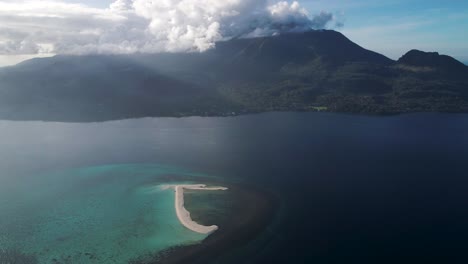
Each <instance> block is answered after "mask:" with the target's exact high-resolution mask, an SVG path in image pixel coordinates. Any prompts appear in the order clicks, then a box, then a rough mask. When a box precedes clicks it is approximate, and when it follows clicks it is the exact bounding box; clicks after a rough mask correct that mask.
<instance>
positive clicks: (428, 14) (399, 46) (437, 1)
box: [67, 0, 468, 62]
mask: <svg viewBox="0 0 468 264" xmlns="http://www.w3.org/2000/svg"><path fill="white" fill-rule="evenodd" d="M67 1H68V2H73V0H67ZM80 2H82V3H86V4H89V5H92V6H96V7H105V6H108V5H109V4H110V3H111V2H112V0H81V1H80ZM299 2H300V3H301V4H302V5H303V6H304V7H306V8H307V9H308V11H309V12H310V13H312V14H314V13H318V12H320V11H322V10H324V11H330V12H332V13H334V14H335V15H336V16H337V17H338V18H339V19H341V20H342V21H343V22H344V27H343V28H341V29H339V31H341V32H343V33H344V34H345V35H346V36H348V37H349V38H350V39H351V40H353V41H354V42H356V43H358V44H359V45H361V46H363V47H365V48H368V49H372V50H374V51H377V52H380V53H383V54H384V55H386V56H388V57H391V58H393V59H398V58H399V57H400V56H402V55H403V54H404V53H405V52H407V51H408V50H410V49H421V50H424V51H438V52H440V53H444V54H447V55H451V56H454V57H456V58H458V59H460V60H463V61H466V62H468V1H467V0H445V1H443V0H300V1H299Z"/></svg>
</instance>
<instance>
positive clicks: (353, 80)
mask: <svg viewBox="0 0 468 264" xmlns="http://www.w3.org/2000/svg"><path fill="white" fill-rule="evenodd" d="M325 110H328V111H338V112H353V113H371V114H395V113H404V112H413V111H450V112H453V111H454V112H464V111H467V110H468V67H467V66H465V65H464V64H462V63H460V62H458V61H456V60H455V59H453V58H451V57H449V56H444V55H439V54H438V53H426V52H422V51H417V50H412V51H410V52H408V53H407V54H405V55H404V56H403V57H401V58H400V59H399V60H398V61H393V60H391V59H389V58H387V57H385V56H383V55H381V54H378V53H375V52H373V51H369V50H366V49H364V48H362V47H360V46H359V45H357V44H355V43H353V42H352V41H350V40H349V39H348V38H346V37H345V36H344V35H342V34H341V33H339V32H336V31H332V30H317V31H309V32H305V33H294V34H293V33H291V34H283V35H279V36H273V37H262V38H253V39H233V40H229V41H225V42H219V43H217V45H216V48H215V49H212V50H209V51H207V52H204V53H161V54H133V55H93V56H91V55H90V56H55V57H52V58H41V59H33V60H29V61H26V62H23V63H20V64H18V65H16V66H13V67H6V68H0V118H1V119H22V120H37V119H39V120H62V121H98V120H108V119H120V118H130V117H144V116H187V115H227V114H232V113H233V112H234V113H250V112H262V111H325Z"/></svg>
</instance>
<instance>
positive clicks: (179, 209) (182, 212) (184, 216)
mask: <svg viewBox="0 0 468 264" xmlns="http://www.w3.org/2000/svg"><path fill="white" fill-rule="evenodd" d="M170 188H173V189H174V192H175V205H174V206H175V210H176V214H177V218H179V221H180V223H181V224H182V225H184V226H185V227H186V228H188V229H190V230H192V231H194V232H197V233H201V234H211V233H213V232H215V231H216V230H218V228H219V227H218V226H217V225H211V226H204V225H200V224H198V223H197V222H195V221H193V220H192V218H191V216H190V212H189V211H188V210H187V209H185V206H184V189H188V190H199V191H225V190H227V188H225V187H206V185H204V184H193V185H174V186H170Z"/></svg>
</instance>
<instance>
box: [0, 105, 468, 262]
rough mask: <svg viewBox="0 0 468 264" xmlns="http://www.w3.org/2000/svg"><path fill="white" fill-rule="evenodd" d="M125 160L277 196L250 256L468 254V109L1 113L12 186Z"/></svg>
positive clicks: (328, 258) (4, 164)
mask: <svg viewBox="0 0 468 264" xmlns="http://www.w3.org/2000/svg"><path fill="white" fill-rule="evenodd" d="M122 163H151V164H153V163H154V164H165V165H170V166H177V167H183V168H187V169H189V170H190V171H196V172H200V173H204V174H210V175H216V176H220V177H226V178H230V179H240V180H243V181H245V182H249V183H251V184H256V185H260V186H263V187H264V188H267V189H269V190H272V191H273V192H275V193H276V194H278V196H279V197H280V198H281V200H282V209H281V211H280V213H279V214H278V215H279V216H278V219H277V222H276V224H275V225H274V226H272V227H270V228H269V229H268V231H267V232H266V234H265V236H264V237H265V238H264V240H262V242H261V243H258V244H259V245H260V248H256V249H255V250H251V251H247V252H250V253H252V254H250V255H248V256H245V257H243V260H245V263H415V262H417V263H420V262H439V263H466V254H467V253H466V252H468V115H455V114H454V115H448V114H414V115H403V116H395V117H366V116H353V115H337V114H318V113H268V114H260V115H251V116H241V117H235V118H183V119H167V118H162V119H157V118H156V119H149V118H148V119H139V120H126V121H118V122H106V123H95V124H63V123H42V122H6V121H5V122H3V121H2V122H0V171H1V172H2V174H1V176H0V180H2V182H3V183H5V184H12V185H14V184H15V181H19V180H23V179H24V180H26V179H28V177H31V176H30V175H33V174H35V173H39V172H47V171H53V170H59V169H67V168H73V167H84V166H96V165H103V164H122ZM236 262H237V263H239V261H238V260H236ZM243 262H244V261H243Z"/></svg>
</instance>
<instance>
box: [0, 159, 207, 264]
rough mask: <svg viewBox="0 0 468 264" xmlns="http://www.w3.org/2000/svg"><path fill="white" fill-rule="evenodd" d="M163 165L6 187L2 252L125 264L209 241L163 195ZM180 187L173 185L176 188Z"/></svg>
mask: <svg viewBox="0 0 468 264" xmlns="http://www.w3.org/2000/svg"><path fill="white" fill-rule="evenodd" d="M168 174H176V175H179V176H185V177H186V178H187V179H194V180H195V178H196V177H194V176H193V175H190V174H189V173H187V172H183V171H180V170H177V169H174V168H168V167H164V166H157V165H137V164H127V165H108V166H94V167H86V168H79V169H70V170H63V171H59V172H54V173H50V174H42V175H36V176H35V177H34V178H29V179H28V180H26V181H24V182H21V183H19V184H16V185H15V186H9V188H8V189H3V188H1V187H0V190H1V191H0V201H1V202H0V212H1V214H2V218H1V219H0V234H2V235H1V236H0V246H1V247H2V248H6V249H18V250H21V252H23V253H26V254H31V255H35V256H36V257H37V258H38V260H39V263H53V262H59V263H126V262H128V261H130V260H134V259H137V258H140V257H141V256H145V255H151V254H154V253H155V252H157V251H161V250H164V249H167V248H168V247H171V246H177V245H186V244H192V243H197V242H200V241H202V240H203V239H204V238H205V237H206V235H202V234H197V233H195V232H192V231H190V230H188V229H186V228H185V227H184V226H182V225H181V224H180V222H179V220H178V219H177V216H176V214H175V211H174V203H175V196H174V192H173V191H172V190H170V189H168V190H163V188H162V187H161V185H163V184H165V183H167V182H166V181H167V177H166V175H168ZM170 183H174V182H170Z"/></svg>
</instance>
